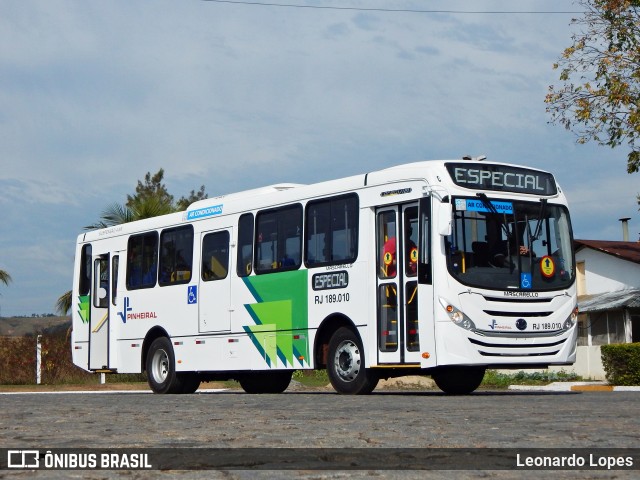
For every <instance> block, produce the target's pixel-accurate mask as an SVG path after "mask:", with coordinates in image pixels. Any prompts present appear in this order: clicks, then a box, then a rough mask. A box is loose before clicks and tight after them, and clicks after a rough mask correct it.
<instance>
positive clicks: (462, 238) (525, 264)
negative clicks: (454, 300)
mask: <svg viewBox="0 0 640 480" xmlns="http://www.w3.org/2000/svg"><path fill="white" fill-rule="evenodd" d="M445 243H446V255H447V268H448V269H449V272H450V273H451V275H453V277H454V278H456V279H457V280H459V281H460V282H461V283H463V284H465V285H469V286H473V287H479V288H485V289H492V290H520V291H544V290H557V289H563V288H568V287H569V286H571V284H572V283H573V281H574V278H575V268H574V258H573V248H572V233H571V223H570V221H569V212H568V211H567V209H566V208H565V207H564V206H561V205H553V204H548V203H547V200H546V199H542V200H540V201H538V202H524V201H506V200H495V199H494V200H492V199H489V198H488V197H487V196H486V195H485V194H478V195H477V196H476V197H457V198H454V199H453V228H452V233H451V235H449V236H448V237H446V239H445Z"/></svg>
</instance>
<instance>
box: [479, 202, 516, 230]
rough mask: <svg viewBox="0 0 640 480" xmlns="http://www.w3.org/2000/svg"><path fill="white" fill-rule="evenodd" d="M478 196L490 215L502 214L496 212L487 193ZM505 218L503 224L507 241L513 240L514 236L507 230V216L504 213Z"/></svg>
mask: <svg viewBox="0 0 640 480" xmlns="http://www.w3.org/2000/svg"><path fill="white" fill-rule="evenodd" d="M476 196H477V197H478V198H479V199H480V200H482V204H483V205H484V208H486V209H487V210H489V212H490V213H492V214H493V215H498V216H499V215H500V212H498V210H496V207H495V205H494V204H493V203H491V200H489V198H488V197H487V194H486V193H477V194H476ZM503 217H504V222H503V223H502V224H501V226H502V231H503V232H504V234H505V235H506V237H507V240H513V234H512V233H511V232H510V231H509V229H508V228H507V214H506V213H503Z"/></svg>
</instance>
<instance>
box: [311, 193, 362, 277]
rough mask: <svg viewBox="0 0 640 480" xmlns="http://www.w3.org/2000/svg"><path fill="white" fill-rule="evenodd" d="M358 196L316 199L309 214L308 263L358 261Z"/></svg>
mask: <svg viewBox="0 0 640 480" xmlns="http://www.w3.org/2000/svg"><path fill="white" fill-rule="evenodd" d="M358 214H359V209H358V196H357V195H355V194H350V195H342V196H340V197H332V198H324V199H322V200H314V201H312V202H309V203H308V204H307V208H306V217H305V232H306V233H305V247H306V248H305V264H306V265H307V267H309V268H311V267H322V266H325V265H332V264H334V265H335V264H340V263H351V262H355V260H356V258H357V256H358Z"/></svg>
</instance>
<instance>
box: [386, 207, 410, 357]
mask: <svg viewBox="0 0 640 480" xmlns="http://www.w3.org/2000/svg"><path fill="white" fill-rule="evenodd" d="M376 229H377V235H376V236H377V242H376V245H377V271H378V274H377V311H378V314H377V316H378V324H377V341H378V360H379V362H380V363H394V364H397V363H412V364H413V363H420V338H419V332H418V232H419V228H418V204H417V203H409V204H403V205H397V206H390V207H384V208H380V209H378V211H377V217H376Z"/></svg>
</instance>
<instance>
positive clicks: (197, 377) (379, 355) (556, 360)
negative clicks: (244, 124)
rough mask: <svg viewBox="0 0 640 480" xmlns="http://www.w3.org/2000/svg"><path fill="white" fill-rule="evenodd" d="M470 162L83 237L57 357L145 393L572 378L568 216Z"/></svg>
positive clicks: (536, 181)
mask: <svg viewBox="0 0 640 480" xmlns="http://www.w3.org/2000/svg"><path fill="white" fill-rule="evenodd" d="M482 159H483V157H481V158H480V159H468V158H466V159H462V160H451V161H425V162H418V163H412V164H406V165H399V166H396V167H392V168H388V169H385V170H380V171H375V172H370V173H368V174H363V175H357V176H353V177H348V178H343V179H339V180H333V181H328V182H324V183H318V184H313V185H295V184H283V185H274V186H270V187H265V188H261V189H257V190H250V191H245V192H241V193H237V194H231V195H224V196H220V197H216V198H210V199H206V200H201V201H198V202H196V203H194V204H192V205H191V206H190V207H189V208H188V210H187V211H185V212H179V213H173V214H169V215H165V216H161V217H155V218H150V219H146V220H141V221H137V222H131V223H125V224H122V225H118V226H115V227H110V228H106V229H102V230H96V231H91V232H87V233H83V234H81V235H80V236H79V237H78V240H77V249H76V261H75V268H74V281H73V299H74V307H73V309H72V310H73V315H72V316H73V335H72V346H71V348H72V353H73V361H74V363H75V364H76V365H78V366H79V367H81V368H83V369H85V370H87V371H91V372H107V373H140V372H144V371H146V372H147V376H148V382H149V385H150V387H151V389H152V390H153V391H154V392H156V393H192V392H194V391H195V390H196V389H197V388H198V387H199V385H200V383H201V382H202V381H211V380H225V379H236V380H238V381H239V382H240V385H241V386H242V388H243V389H244V390H245V391H247V392H251V393H279V392H282V391H284V390H285V389H286V388H287V387H288V385H289V383H290V381H291V377H292V373H293V372H294V371H296V370H306V369H325V368H326V370H327V373H328V376H329V379H330V381H331V384H332V385H333V387H334V388H335V390H336V391H337V392H339V393H346V394H365V393H370V392H371V391H372V390H373V389H374V388H375V387H376V385H377V383H378V380H379V379H386V378H390V377H399V376H403V375H430V376H432V378H433V379H434V380H435V382H436V384H437V385H438V387H439V388H440V389H442V390H443V391H444V392H446V393H452V394H465V393H470V392H472V391H474V390H475V389H476V388H477V387H478V386H479V384H480V383H481V381H482V378H483V376H484V372H485V369H487V368H518V369H524V368H544V367H546V366H549V365H570V364H572V363H573V362H574V361H575V355H576V337H577V334H576V329H577V327H576V319H577V314H578V311H577V301H576V289H575V262H574V256H573V249H572V231H571V224H570V220H569V212H568V209H567V202H566V199H565V196H564V194H563V193H562V190H561V189H560V187H559V186H558V185H557V183H556V181H555V179H554V177H553V176H552V175H551V174H550V173H547V172H543V171H540V170H534V169H530V168H525V167H521V166H515V165H509V164H501V163H491V162H487V161H482Z"/></svg>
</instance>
